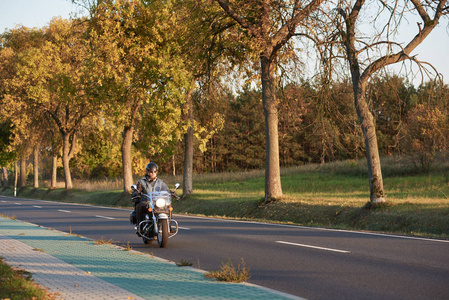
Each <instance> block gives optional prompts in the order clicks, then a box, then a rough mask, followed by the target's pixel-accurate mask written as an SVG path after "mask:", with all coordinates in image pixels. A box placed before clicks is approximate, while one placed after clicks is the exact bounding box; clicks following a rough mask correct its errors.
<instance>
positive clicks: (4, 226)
mask: <svg viewBox="0 0 449 300" xmlns="http://www.w3.org/2000/svg"><path fill="white" fill-rule="evenodd" d="M0 256H1V257H3V258H4V260H5V261H6V263H8V264H9V265H11V266H13V267H15V268H19V269H23V270H26V271H28V272H30V273H31V274H32V279H33V280H34V281H35V282H36V283H38V284H40V285H41V286H44V287H46V288H47V289H48V291H49V292H50V293H53V294H55V295H57V298H58V299H64V300H68V299H76V300H81V299H299V298H297V297H294V296H291V295H288V294H284V293H280V292H277V291H273V290H270V289H266V288H262V287H259V286H255V285H251V284H247V283H242V284H236V283H224V282H217V281H215V280H210V279H207V278H205V277H204V272H203V271H201V270H197V269H194V268H190V267H178V266H176V265H175V264H174V263H171V262H168V261H166V260H163V259H159V258H155V257H152V256H150V255H146V254H142V253H140V252H137V251H133V250H131V251H126V249H125V248H122V247H118V246H114V245H95V244H94V242H93V241H92V240H89V239H86V238H83V237H80V236H76V235H70V234H68V233H64V232H60V231H56V230H51V229H47V228H44V227H40V226H37V225H34V224H30V223H26V222H21V221H17V220H11V219H7V218H4V217H0Z"/></svg>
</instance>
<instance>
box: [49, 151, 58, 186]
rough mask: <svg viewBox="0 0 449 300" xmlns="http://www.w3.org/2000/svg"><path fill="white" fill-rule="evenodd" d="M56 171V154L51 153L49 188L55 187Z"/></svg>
mask: <svg viewBox="0 0 449 300" xmlns="http://www.w3.org/2000/svg"><path fill="white" fill-rule="evenodd" d="M57 171H58V156H57V155H53V161H52V171H51V183H50V185H51V186H50V189H55V188H56V183H57Z"/></svg>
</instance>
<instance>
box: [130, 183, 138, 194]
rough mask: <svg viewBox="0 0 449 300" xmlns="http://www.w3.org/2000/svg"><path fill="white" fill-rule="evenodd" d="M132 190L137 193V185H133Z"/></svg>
mask: <svg viewBox="0 0 449 300" xmlns="http://www.w3.org/2000/svg"><path fill="white" fill-rule="evenodd" d="M131 189H132V190H133V192H135V191H137V185H135V184H133V185H132V186H131Z"/></svg>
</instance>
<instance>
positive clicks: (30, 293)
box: [0, 258, 56, 300]
mask: <svg viewBox="0 0 449 300" xmlns="http://www.w3.org/2000/svg"><path fill="white" fill-rule="evenodd" d="M0 299H10V300H24V299H30V300H31V299H34V300H53V299H56V298H55V297H54V295H52V294H50V293H48V292H47V291H46V290H45V289H43V288H41V287H40V286H39V285H37V284H35V283H34V282H33V280H32V279H31V274H30V273H28V272H26V271H23V270H18V269H13V268H11V267H10V266H9V265H7V264H6V263H5V262H4V261H3V259H2V258H0Z"/></svg>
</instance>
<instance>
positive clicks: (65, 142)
mask: <svg viewBox="0 0 449 300" xmlns="http://www.w3.org/2000/svg"><path fill="white" fill-rule="evenodd" d="M73 142H74V141H72V143H73ZM72 147H73V145H72ZM69 163H70V134H69V133H67V132H63V133H62V167H63V169H64V181H65V189H66V190H71V189H72V188H73V184H72V175H71V174H70V165H69Z"/></svg>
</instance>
